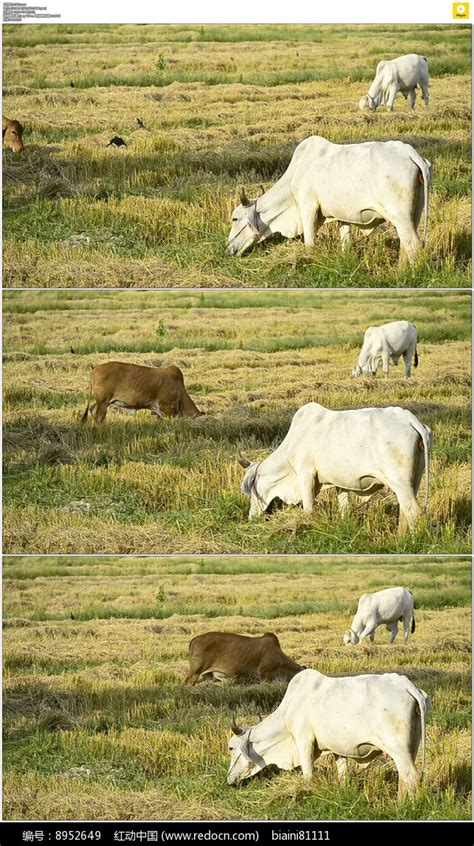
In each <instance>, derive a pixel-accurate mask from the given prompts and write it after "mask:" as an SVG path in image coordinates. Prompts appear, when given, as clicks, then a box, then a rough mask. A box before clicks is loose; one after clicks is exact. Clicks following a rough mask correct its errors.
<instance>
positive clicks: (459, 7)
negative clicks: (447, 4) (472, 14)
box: [453, 3, 469, 20]
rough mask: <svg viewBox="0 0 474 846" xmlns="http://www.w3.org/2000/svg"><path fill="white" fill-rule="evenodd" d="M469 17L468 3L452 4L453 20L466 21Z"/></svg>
mask: <svg viewBox="0 0 474 846" xmlns="http://www.w3.org/2000/svg"><path fill="white" fill-rule="evenodd" d="M468 17H469V3H453V18H461V19H463V20H467V19H468Z"/></svg>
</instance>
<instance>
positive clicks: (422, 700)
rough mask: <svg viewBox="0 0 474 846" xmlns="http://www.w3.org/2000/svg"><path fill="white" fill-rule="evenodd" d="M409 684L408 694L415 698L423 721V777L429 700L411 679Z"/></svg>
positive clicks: (408, 680)
mask: <svg viewBox="0 0 474 846" xmlns="http://www.w3.org/2000/svg"><path fill="white" fill-rule="evenodd" d="M407 682H408V684H407V687H406V690H407V693H409V694H410V696H413V699H414V700H415V702H416V704H417V706H418V712H419V715H420V720H421V775H423V772H424V769H425V758H426V715H427V713H428V707H429V699H428V697H427V696H426V694H425V693H423V691H422V690H418V688H417V687H415V685H414V684H413V682H411V681H410V679H407Z"/></svg>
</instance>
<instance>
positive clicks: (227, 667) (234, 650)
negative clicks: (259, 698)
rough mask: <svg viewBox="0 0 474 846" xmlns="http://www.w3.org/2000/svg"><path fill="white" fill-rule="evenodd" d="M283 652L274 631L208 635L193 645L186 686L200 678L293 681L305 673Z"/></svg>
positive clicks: (197, 639) (201, 636)
mask: <svg viewBox="0 0 474 846" xmlns="http://www.w3.org/2000/svg"><path fill="white" fill-rule="evenodd" d="M304 669H305V668H304V667H300V666H299V664H296V663H295V661H292V659H291V658H288V656H287V655H285V653H284V652H283V651H282V649H281V647H280V642H279V640H278V638H277V636H276V635H274V634H273V633H272V632H266V633H265V634H263V635H261V637H246V636H245V635H238V634H232V633H231V632H206V634H202V635H198V636H197V637H194V638H193V639H192V641H191V642H190V644H189V674H188V676H187V678H186V681H185V684H192V685H194V684H196V682H198V681H199V679H200V678H202V679H206V678H213V677H214V678H216V679H220V680H222V679H225V678H238V677H248V676H258V677H259V678H260V679H261V680H262V681H289V680H290V679H292V678H293V676H294V675H296V673H299V672H300V670H304Z"/></svg>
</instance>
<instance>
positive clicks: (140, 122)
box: [137, 118, 145, 129]
mask: <svg viewBox="0 0 474 846" xmlns="http://www.w3.org/2000/svg"><path fill="white" fill-rule="evenodd" d="M137 123H138V126H139V128H140V129H145V124H144V123H143V121H142V120H140V118H137Z"/></svg>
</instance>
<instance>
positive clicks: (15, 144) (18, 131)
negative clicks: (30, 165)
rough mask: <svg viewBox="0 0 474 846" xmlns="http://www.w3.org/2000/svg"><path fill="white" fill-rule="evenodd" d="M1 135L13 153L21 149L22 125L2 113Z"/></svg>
mask: <svg viewBox="0 0 474 846" xmlns="http://www.w3.org/2000/svg"><path fill="white" fill-rule="evenodd" d="M2 135H3V143H4V144H5V146H6V147H11V149H12V150H14V151H15V153H19V152H20V151H21V150H23V127H22V125H21V123H20V122H19V121H18V120H10V118H7V117H5V115H2Z"/></svg>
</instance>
